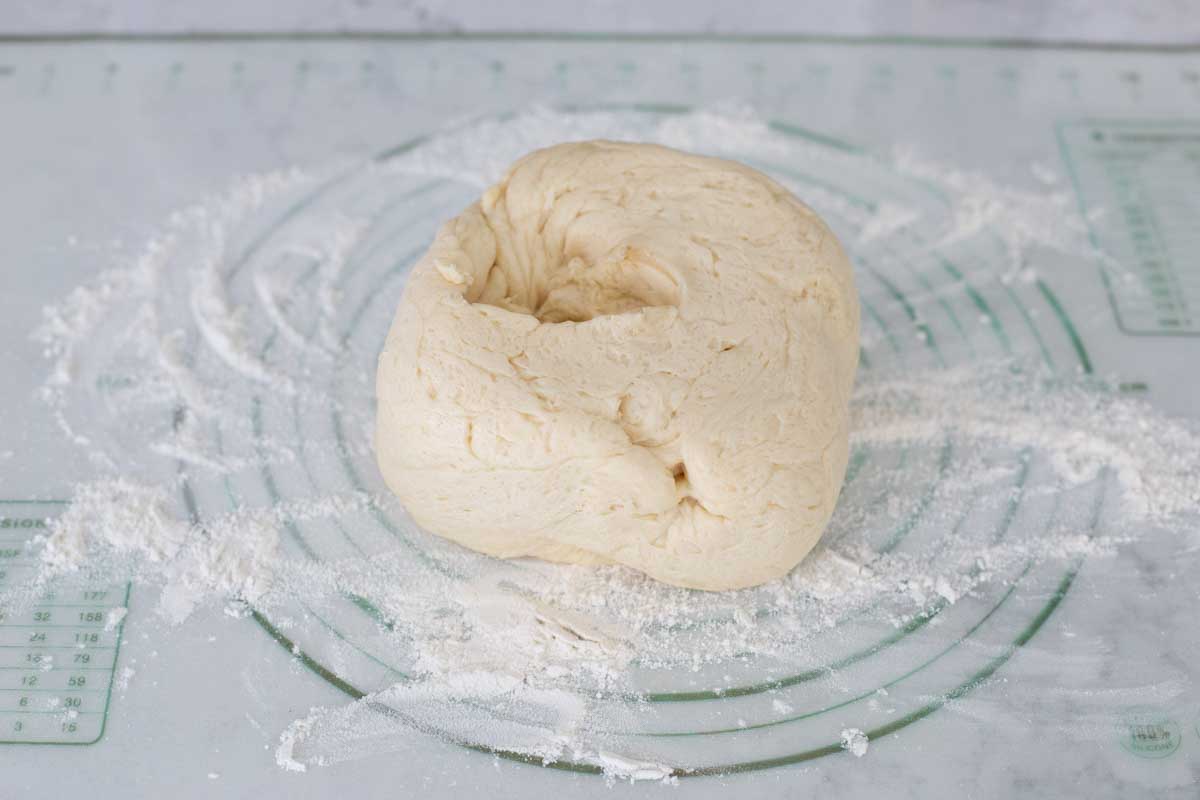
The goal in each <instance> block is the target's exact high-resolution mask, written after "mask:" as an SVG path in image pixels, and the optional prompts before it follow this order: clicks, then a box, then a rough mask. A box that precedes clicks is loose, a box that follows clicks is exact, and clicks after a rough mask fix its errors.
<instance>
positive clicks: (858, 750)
mask: <svg viewBox="0 0 1200 800" xmlns="http://www.w3.org/2000/svg"><path fill="white" fill-rule="evenodd" d="M867 744H868V743H867V735H866V734H865V733H863V732H862V731H860V730H859V729H858V728H846V729H845V730H843V731H842V749H843V750H846V751H848V752H849V753H850V754H851V755H853V756H854V757H855V758H862V757H863V756H865V755H866V754H867Z"/></svg>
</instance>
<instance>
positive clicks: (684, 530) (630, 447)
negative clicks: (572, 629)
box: [375, 141, 859, 590]
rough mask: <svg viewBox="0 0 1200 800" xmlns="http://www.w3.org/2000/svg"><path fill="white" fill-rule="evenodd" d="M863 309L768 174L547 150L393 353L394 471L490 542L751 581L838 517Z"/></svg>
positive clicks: (384, 359)
mask: <svg viewBox="0 0 1200 800" xmlns="http://www.w3.org/2000/svg"><path fill="white" fill-rule="evenodd" d="M858 324H859V307H858V300H857V295H856V293H855V288H854V281H853V275H852V271H851V267H850V263H849V261H848V260H847V258H846V256H845V254H844V253H843V251H842V248H841V247H840V246H839V244H838V242H837V240H836V238H835V237H834V235H833V234H832V233H831V232H830V230H829V228H828V227H826V225H825V224H824V223H823V222H822V221H821V220H820V219H819V218H818V217H817V216H816V214H814V213H813V212H812V211H811V210H810V209H809V208H808V207H807V206H805V205H804V204H802V203H801V202H800V201H799V200H797V199H796V198H795V197H793V196H792V195H791V194H790V193H789V192H788V191H787V190H786V189H784V188H783V187H782V186H780V185H779V184H778V183H776V182H775V181H773V180H771V179H770V178H768V177H766V176H765V175H762V174H761V173H759V172H756V171H755V170H752V169H749V168H748V167H745V166H743V165H741V164H736V163H733V162H730V161H724V160H720V159H716V158H706V157H701V156H696V155H690V154H687V153H682V152H679V151H676V150H671V149H668V148H665V147H659V146H656V145H648V144H629V143H617V142H607V141H593V142H582V143H572V144H563V145H558V146H555V147H551V148H548V149H545V150H539V151H537V152H534V153H531V154H529V155H527V156H525V157H524V158H522V159H521V160H520V161H518V162H517V163H516V164H514V165H513V166H512V167H511V168H510V170H509V172H508V175H507V176H506V177H505V178H504V179H503V180H502V181H501V182H500V183H499V184H498V185H496V186H494V187H492V188H491V189H488V190H487V191H486V192H485V193H484V194H483V197H482V198H481V199H480V201H479V202H478V203H476V204H475V205H472V206H471V207H470V208H468V209H466V210H465V211H464V212H462V214H460V215H459V216H458V217H456V218H454V219H452V220H450V221H449V222H447V223H446V224H445V225H444V226H443V227H442V229H441V231H440V232H439V233H438V235H437V238H436V239H435V240H434V242H433V244H432V245H431V246H430V248H429V251H428V252H427V253H426V254H425V256H424V257H423V258H422V259H421V260H420V262H419V263H418V264H417V265H416V266H415V267H414V268H413V271H412V275H411V277H410V278H409V280H408V284H407V286H406V288H405V290H404V295H403V297H402V298H401V300H400V307H399V309H398V310H397V312H396V317H395V320H394V322H393V324H392V329H391V332H390V333H389V335H388V338H387V343H386V345H385V347H384V350H383V353H382V354H381V355H380V357H379V370H378V374H377V384H376V391H377V393H378V401H379V402H378V417H377V428H376V437H375V447H376V453H377V457H378V461H379V467H380V469H381V470H382V473H383V477H384V479H385V480H386V481H387V484H388V486H389V487H390V488H391V489H392V491H394V492H395V493H396V495H397V496H398V497H399V498H400V500H401V501H402V502H403V503H404V505H405V507H406V508H407V509H408V511H409V513H410V514H411V515H412V517H413V518H414V519H415V520H416V521H417V522H418V523H419V524H420V525H421V526H423V527H424V528H426V529H428V530H430V531H432V532H434V533H437V534H440V535H442V536H444V537H447V538H449V539H452V540H454V541H456V542H458V543H460V544H462V545H465V546H467V547H469V548H471V549H474V550H478V551H481V552H484V553H489V554H491V555H494V556H500V557H502V558H509V557H516V556H537V557H539V558H544V559H549V560H551V561H561V562H570V563H576V564H624V565H626V566H629V567H632V568H634V569H637V570H641V571H642V572H644V573H646V574H647V575H650V576H651V577H654V578H657V579H658V580H660V581H665V582H666V583H670V584H675V585H678V586H687V587H694V588H698V589H710V590H717V589H734V588H740V587H746V586H753V585H755V584H759V583H763V582H765V581H769V580H771V579H773V578H778V577H780V576H782V575H784V574H786V573H787V572H788V571H790V570H791V569H792V568H793V567H794V566H795V565H796V564H797V563H798V562H799V561H800V559H802V558H803V557H804V556H805V554H807V553H808V552H809V550H811V549H812V547H813V546H814V545H815V544H816V542H817V540H818V539H819V538H820V536H821V532H822V531H823V530H824V528H825V526H826V524H827V522H828V521H829V517H830V515H831V513H832V512H833V508H834V504H835V502H836V501H837V497H838V492H839V490H840V488H841V484H842V480H843V478H844V476H845V470H846V460H847V452H848V440H847V439H848V436H847V415H848V410H847V405H848V401H849V397H850V392H851V389H852V385H853V382H854V373H855V370H856V368H857V365H858Z"/></svg>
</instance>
